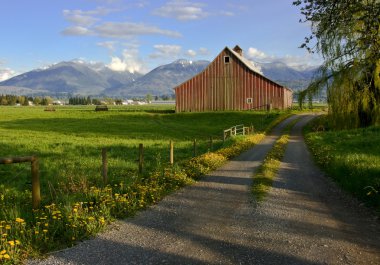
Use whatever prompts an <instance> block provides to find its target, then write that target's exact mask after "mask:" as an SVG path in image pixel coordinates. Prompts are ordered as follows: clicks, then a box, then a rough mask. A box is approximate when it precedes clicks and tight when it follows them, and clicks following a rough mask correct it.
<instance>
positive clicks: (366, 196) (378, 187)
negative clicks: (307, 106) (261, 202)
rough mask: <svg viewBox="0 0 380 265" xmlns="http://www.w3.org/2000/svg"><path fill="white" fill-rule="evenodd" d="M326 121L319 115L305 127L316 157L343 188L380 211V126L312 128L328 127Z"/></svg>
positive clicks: (311, 148) (308, 140) (310, 146)
mask: <svg viewBox="0 0 380 265" xmlns="http://www.w3.org/2000/svg"><path fill="white" fill-rule="evenodd" d="M325 122H326V118H325V117H322V118H318V119H316V120H315V121H314V122H313V123H312V124H310V126H309V127H308V128H307V129H306V135H305V138H306V141H307V144H308V146H309V148H310V150H311V152H312V153H313V154H314V158H315V160H316V161H317V163H318V164H319V165H320V166H321V167H322V168H323V169H324V170H325V171H326V173H327V175H328V176H330V177H331V178H333V179H334V180H335V181H336V182H337V183H338V184H339V185H340V186H341V187H342V188H343V189H345V190H347V191H348V192H350V193H351V194H353V195H354V196H355V197H357V198H359V199H360V200H361V201H363V202H365V203H366V204H367V205H369V206H373V207H375V209H376V210H377V212H378V213H379V214H380V193H379V192H380V145H379V143H380V127H379V126H372V127H368V128H363V129H351V130H343V131H338V132H334V131H322V130H318V131H317V132H315V131H314V130H315V129H316V128H328V127H329V125H328V124H327V125H326V123H325Z"/></svg>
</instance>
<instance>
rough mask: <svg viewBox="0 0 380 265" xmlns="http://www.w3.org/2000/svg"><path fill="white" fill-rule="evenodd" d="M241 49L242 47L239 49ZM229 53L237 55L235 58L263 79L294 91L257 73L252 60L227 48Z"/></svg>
mask: <svg viewBox="0 0 380 265" xmlns="http://www.w3.org/2000/svg"><path fill="white" fill-rule="evenodd" d="M239 48H240V47H239ZM225 49H227V50H228V51H229V52H231V53H232V54H233V55H235V57H236V58H237V59H238V60H240V61H241V62H242V63H243V64H244V65H245V66H246V67H247V68H248V69H249V70H251V71H253V72H254V73H256V74H258V75H261V76H262V77H264V78H265V79H267V80H269V81H271V82H273V83H275V84H277V85H279V86H282V87H283V88H286V89H288V90H290V91H292V89H290V88H288V87H285V86H283V85H281V84H278V83H277V82H274V81H273V80H271V79H269V78H268V77H266V76H265V75H263V74H262V73H259V72H258V71H257V69H256V68H255V67H254V65H253V64H252V62H251V61H250V60H248V59H247V58H245V57H244V56H242V55H240V54H239V53H237V52H235V51H234V50H233V49H230V48H229V47H227V46H226V48H225Z"/></svg>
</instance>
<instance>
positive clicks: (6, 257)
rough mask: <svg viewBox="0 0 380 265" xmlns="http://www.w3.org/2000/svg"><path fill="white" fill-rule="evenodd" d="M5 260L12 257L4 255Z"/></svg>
mask: <svg viewBox="0 0 380 265" xmlns="http://www.w3.org/2000/svg"><path fill="white" fill-rule="evenodd" d="M3 258H4V259H11V257H10V256H9V255H8V254H4V255H3Z"/></svg>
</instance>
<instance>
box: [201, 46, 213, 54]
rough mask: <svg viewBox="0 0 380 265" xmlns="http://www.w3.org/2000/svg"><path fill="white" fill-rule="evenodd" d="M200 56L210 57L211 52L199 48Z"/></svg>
mask: <svg viewBox="0 0 380 265" xmlns="http://www.w3.org/2000/svg"><path fill="white" fill-rule="evenodd" d="M199 54H200V55H209V54H210V51H209V50H208V49H206V48H203V47H201V48H199Z"/></svg>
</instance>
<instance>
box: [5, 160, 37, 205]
mask: <svg viewBox="0 0 380 265" xmlns="http://www.w3.org/2000/svg"><path fill="white" fill-rule="evenodd" d="M25 162H30V163H31V173H32V205H33V209H37V208H38V207H39V206H40V202H41V193H40V189H41V188H40V173H39V167H38V158H37V157H36V156H25V157H5V158H0V164H15V163H25Z"/></svg>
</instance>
